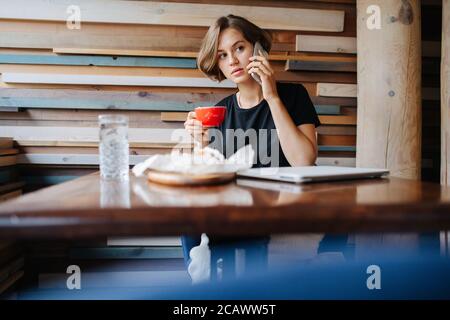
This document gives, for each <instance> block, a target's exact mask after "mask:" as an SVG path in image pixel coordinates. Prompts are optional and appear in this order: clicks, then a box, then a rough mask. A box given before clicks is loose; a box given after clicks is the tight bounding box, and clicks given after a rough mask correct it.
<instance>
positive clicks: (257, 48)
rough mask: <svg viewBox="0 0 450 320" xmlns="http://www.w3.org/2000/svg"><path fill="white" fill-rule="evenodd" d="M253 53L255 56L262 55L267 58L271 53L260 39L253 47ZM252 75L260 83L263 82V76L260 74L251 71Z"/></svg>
mask: <svg viewBox="0 0 450 320" xmlns="http://www.w3.org/2000/svg"><path fill="white" fill-rule="evenodd" d="M260 52H261V53H260ZM253 55H254V56H259V55H262V56H263V57H265V58H269V54H268V53H267V51H266V50H264V48H263V47H262V45H261V44H260V43H259V42H258V41H256V42H255V45H254V47H253ZM251 76H252V77H253V79H255V81H256V82H258V83H259V85H261V84H262V82H261V78H260V77H259V75H258V74H257V73H251Z"/></svg>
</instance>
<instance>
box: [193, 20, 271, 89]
mask: <svg viewBox="0 0 450 320" xmlns="http://www.w3.org/2000/svg"><path fill="white" fill-rule="evenodd" d="M228 28H234V29H236V30H238V31H240V32H241V33H242V35H243V36H244V38H245V39H246V40H247V41H248V42H250V43H252V44H255V42H256V41H259V43H261V45H262V47H263V48H264V50H266V51H267V52H269V51H270V49H271V48H272V37H271V35H270V33H269V32H267V31H265V30H263V29H261V28H260V27H258V26H257V25H255V24H253V23H251V22H250V21H248V20H247V19H245V18H242V17H239V16H235V15H232V14H230V15H228V16H226V17H225V16H224V17H220V18H219V19H217V20H216V22H215V23H214V24H213V25H212V26H211V27H210V28H209V30H208V32H207V33H206V35H205V37H204V38H203V41H202V45H201V47H200V51H199V53H198V57H197V65H198V68H199V69H200V71H201V72H203V73H204V74H205V75H206V76H207V77H208V78H210V79H212V80H214V81H219V82H220V81H222V80H224V79H225V75H224V74H223V73H222V71H220V68H219V66H218V57H217V51H218V47H219V36H220V33H221V32H222V31H223V30H225V29H228Z"/></svg>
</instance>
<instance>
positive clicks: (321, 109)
mask: <svg viewBox="0 0 450 320" xmlns="http://www.w3.org/2000/svg"><path fill="white" fill-rule="evenodd" d="M314 108H315V109H316V112H317V114H320V115H339V114H341V106H337V105H320V104H316V105H314Z"/></svg>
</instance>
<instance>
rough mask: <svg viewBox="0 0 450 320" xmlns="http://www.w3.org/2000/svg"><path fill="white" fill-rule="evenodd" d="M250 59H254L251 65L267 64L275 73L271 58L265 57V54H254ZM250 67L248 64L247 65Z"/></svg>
mask: <svg viewBox="0 0 450 320" xmlns="http://www.w3.org/2000/svg"><path fill="white" fill-rule="evenodd" d="M250 61H252V62H251V63H250V64H249V65H251V64H252V63H253V65H252V67H253V66H259V65H263V66H265V67H266V68H267V69H268V70H269V71H270V72H271V73H273V72H274V71H273V69H272V66H271V65H270V62H269V60H267V59H266V58H265V57H263V56H253V57H250ZM247 67H248V66H247Z"/></svg>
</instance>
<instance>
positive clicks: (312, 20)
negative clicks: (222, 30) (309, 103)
mask: <svg viewBox="0 0 450 320" xmlns="http://www.w3.org/2000/svg"><path fill="white" fill-rule="evenodd" d="M74 4H75V5H78V6H79V7H80V8H82V23H116V24H117V23H119V24H159V25H185V26H202V27H209V26H210V25H212V24H213V23H214V21H215V20H216V19H217V18H218V17H220V16H222V15H224V14H234V15H238V16H243V17H246V18H248V19H250V20H251V21H252V22H253V23H255V24H256V25H258V26H259V27H261V28H264V29H275V30H298V31H325V32H342V31H344V14H345V12H344V11H339V10H316V9H297V8H279V7H255V6H240V5H239V6H236V5H217V4H191V3H170V2H147V1H113V2H111V1H98V0H97V1H92V0H78V1H75V2H74V1H73V0H63V1H59V2H48V1H46V0H34V1H31V2H30V1H27V0H16V1H14V2H9V3H4V4H3V5H2V11H1V12H0V19H20V20H43V21H61V22H64V23H65V22H66V20H67V19H68V16H69V15H68V14H67V13H66V11H67V8H68V7H69V6H70V5H74Z"/></svg>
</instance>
